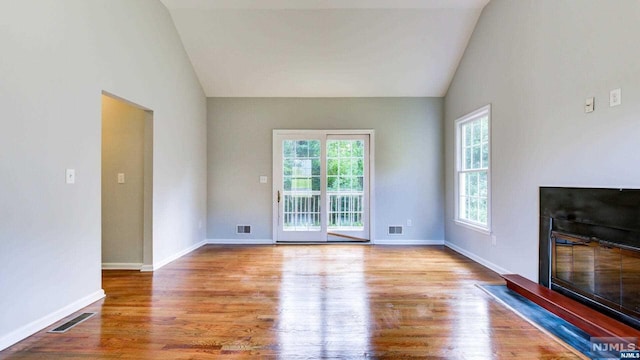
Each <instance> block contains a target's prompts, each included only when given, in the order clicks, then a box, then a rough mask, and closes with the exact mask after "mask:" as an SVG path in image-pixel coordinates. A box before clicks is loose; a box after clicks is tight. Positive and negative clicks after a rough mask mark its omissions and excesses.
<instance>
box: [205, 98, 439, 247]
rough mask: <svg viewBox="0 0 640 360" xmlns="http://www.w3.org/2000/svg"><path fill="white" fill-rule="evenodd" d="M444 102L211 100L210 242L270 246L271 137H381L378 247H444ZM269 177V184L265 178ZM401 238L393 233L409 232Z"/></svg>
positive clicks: (377, 188)
mask: <svg viewBox="0 0 640 360" xmlns="http://www.w3.org/2000/svg"><path fill="white" fill-rule="evenodd" d="M442 102H443V101H442V99H440V98H209V99H208V129H207V131H208V142H207V144H208V170H209V177H208V184H209V185H208V190H209V191H208V203H207V204H208V222H207V224H208V227H207V236H208V238H210V239H238V238H246V235H236V234H235V225H237V224H251V225H252V226H253V227H252V231H253V234H252V236H251V238H254V239H271V238H272V232H271V226H272V225H271V224H272V214H271V205H272V199H271V190H272V183H271V181H272V174H271V172H272V130H273V129H374V130H375V196H376V200H375V201H376V209H375V225H376V228H375V236H374V239H378V240H380V239H395V240H401V239H402V240H406V239H409V240H443V238H444V237H443V233H444V229H443V218H442V216H443V204H444V203H443V201H444V200H443V183H442V181H443V175H442ZM260 175H267V176H268V177H269V182H268V183H267V184H260V183H259V176H260ZM407 219H412V220H413V226H412V227H405V231H406V233H405V235H404V236H402V237H395V236H388V235H387V228H386V227H387V226H388V225H402V224H406V220H407Z"/></svg>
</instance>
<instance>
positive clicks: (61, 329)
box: [48, 312, 96, 334]
mask: <svg viewBox="0 0 640 360" xmlns="http://www.w3.org/2000/svg"><path fill="white" fill-rule="evenodd" d="M95 314H96V313H94V312H90V313H82V314H80V315H78V316H76V317H75V318H73V319H71V320H69V321H67V322H66V323H64V324H62V325H60V326H58V327H57V328H55V329H53V330H49V331H48V332H50V333H58V334H60V333H65V332H67V331H69V329H71V328H72V327H74V326H76V325H78V324H80V323H81V322H83V321H85V320H88V319H89V318H90V317H92V316H93V315H95Z"/></svg>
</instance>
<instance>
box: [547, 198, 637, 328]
mask: <svg viewBox="0 0 640 360" xmlns="http://www.w3.org/2000/svg"><path fill="white" fill-rule="evenodd" d="M539 261H540V265H539V271H540V272H539V279H540V281H539V282H540V284H541V285H543V286H545V287H549V288H551V289H552V290H555V291H558V292H560V293H562V294H564V295H567V296H569V297H572V298H574V299H575V300H578V301H580V302H582V303H584V304H586V305H589V306H591V307H593V308H595V309H597V310H599V311H601V312H603V313H606V314H607V315H609V316H611V317H614V318H616V319H618V320H620V321H622V322H624V323H627V324H628V325H631V326H633V327H635V328H637V329H640V190H638V189H602V188H598V189H594V188H559V187H542V188H540V260H539Z"/></svg>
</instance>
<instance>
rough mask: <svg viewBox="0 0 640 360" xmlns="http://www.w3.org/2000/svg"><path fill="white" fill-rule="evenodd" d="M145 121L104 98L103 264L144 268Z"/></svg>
mask: <svg viewBox="0 0 640 360" xmlns="http://www.w3.org/2000/svg"><path fill="white" fill-rule="evenodd" d="M146 117H147V113H146V112H145V111H144V110H142V109H139V108H136V107H134V106H132V105H130V104H127V103H125V102H124V101H121V100H117V99H114V98H111V97H108V96H103V97H102V263H103V264H105V263H106V264H114V263H120V264H125V263H127V264H139V266H142V261H143V258H142V249H143V248H142V240H143V232H144V231H143V230H144V175H145V174H144V159H145V153H144V150H145V144H144V140H145V136H144V134H145V128H144V127H145V119H146ZM119 173H123V174H124V175H125V182H124V184H120V183H118V174H119Z"/></svg>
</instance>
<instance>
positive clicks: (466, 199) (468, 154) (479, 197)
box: [458, 114, 489, 226]
mask: <svg viewBox="0 0 640 360" xmlns="http://www.w3.org/2000/svg"><path fill="white" fill-rule="evenodd" d="M458 131H459V134H458V135H459V136H458V138H459V141H460V143H459V156H460V158H459V170H458V186H459V188H458V218H459V220H466V221H469V222H471V223H475V224H479V225H483V226H487V224H488V219H489V201H488V199H489V183H488V174H489V116H488V114H481V115H480V116H478V117H475V118H473V119H470V120H468V121H464V122H461V123H460V124H459V125H458Z"/></svg>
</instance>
